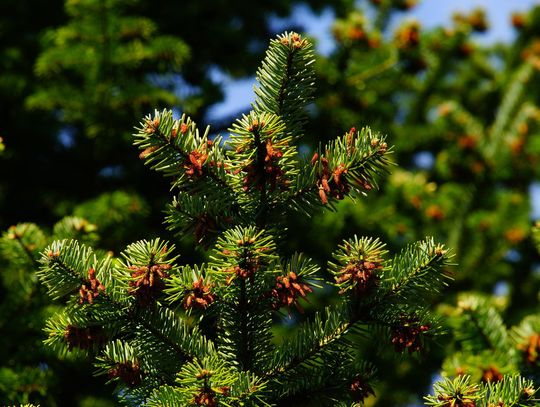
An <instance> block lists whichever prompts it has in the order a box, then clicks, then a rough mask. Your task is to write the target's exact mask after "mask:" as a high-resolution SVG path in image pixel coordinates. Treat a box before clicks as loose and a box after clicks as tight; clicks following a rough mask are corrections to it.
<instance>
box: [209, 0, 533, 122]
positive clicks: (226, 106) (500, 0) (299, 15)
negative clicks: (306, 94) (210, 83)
mask: <svg viewBox="0 0 540 407" xmlns="http://www.w3.org/2000/svg"><path fill="white" fill-rule="evenodd" d="M535 3H538V0H420V4H419V5H418V6H416V7H415V8H413V10H412V11H411V12H408V13H403V14H402V15H401V16H400V18H414V19H417V20H419V21H420V22H421V23H422V24H423V25H424V26H426V27H435V26H438V25H441V24H448V23H449V22H450V21H451V18H452V13H454V12H455V11H457V10H462V11H467V10H471V9H473V8H475V7H483V8H484V9H485V10H486V11H487V14H488V19H489V21H490V24H491V27H490V30H488V31H487V32H486V33H485V34H479V35H477V38H476V40H477V41H479V42H481V43H492V42H496V41H508V40H511V39H512V36H513V30H512V27H511V26H510V21H509V18H510V14H511V13H512V12H514V11H520V10H521V11H523V10H527V9H528V8H530V7H531V6H532V5H533V4H535ZM333 20H334V15H333V13H332V11H331V10H329V9H326V10H324V11H323V12H322V13H321V14H320V15H314V14H313V13H312V12H311V11H310V10H309V8H308V7H307V6H304V5H300V6H297V7H296V8H295V10H294V13H293V15H292V17H291V18H288V19H278V18H273V19H272V27H273V28H274V29H275V30H276V31H282V30H286V29H288V28H289V25H290V23H291V22H294V23H297V24H298V23H300V24H301V25H303V26H304V28H305V30H306V32H308V33H309V34H310V35H312V36H313V37H315V38H316V39H317V42H318V43H317V50H318V51H319V52H320V53H322V54H325V55H327V54H328V53H330V52H331V51H332V49H333V41H332V36H331V34H330V28H331V26H332V22H333ZM214 78H215V79H216V80H219V81H220V82H221V83H223V85H224V92H225V100H224V101H223V102H222V103H219V104H217V105H216V106H214V107H213V108H212V109H211V110H210V112H209V115H208V120H209V121H210V122H212V121H214V120H217V119H220V118H223V117H226V116H228V115H231V114H234V113H237V112H239V111H241V110H242V109H245V108H247V107H248V106H249V102H250V101H251V100H252V98H253V92H252V89H253V85H254V78H253V77H248V78H243V79H239V80H232V79H231V78H229V77H228V76H227V75H225V74H223V73H222V72H218V71H216V72H214Z"/></svg>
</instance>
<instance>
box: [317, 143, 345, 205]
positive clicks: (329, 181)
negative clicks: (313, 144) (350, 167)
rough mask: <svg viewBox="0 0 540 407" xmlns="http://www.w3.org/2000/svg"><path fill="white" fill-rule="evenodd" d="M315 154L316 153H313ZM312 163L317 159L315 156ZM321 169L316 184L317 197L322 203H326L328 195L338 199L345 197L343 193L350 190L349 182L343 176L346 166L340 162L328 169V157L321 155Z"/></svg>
mask: <svg viewBox="0 0 540 407" xmlns="http://www.w3.org/2000/svg"><path fill="white" fill-rule="evenodd" d="M315 154H317V153H315ZM311 161H312V163H315V162H316V161H317V158H316V156H315V155H314V156H313V158H312V160H311ZM320 161H321V166H322V170H321V172H320V173H319V175H318V177H317V182H316V185H317V187H318V189H319V197H320V198H321V202H322V204H323V205H326V204H327V203H328V195H330V196H331V197H333V198H336V199H338V200H342V199H344V198H345V195H346V194H347V193H348V192H349V191H350V187H349V184H348V182H347V179H346V178H345V174H347V168H346V167H345V166H344V165H343V164H340V165H338V166H337V167H336V168H334V169H332V170H330V168H329V164H328V159H327V158H326V157H322V158H321V159H320Z"/></svg>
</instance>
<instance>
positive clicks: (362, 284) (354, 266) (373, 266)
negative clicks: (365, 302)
mask: <svg viewBox="0 0 540 407" xmlns="http://www.w3.org/2000/svg"><path fill="white" fill-rule="evenodd" d="M382 268H383V267H382V265H380V264H379V263H377V262H371V261H365V260H354V261H351V262H350V263H349V264H347V265H346V266H345V267H343V268H342V269H341V270H340V271H339V276H336V283H337V284H342V283H344V282H347V281H348V282H350V284H351V285H352V286H353V289H354V293H355V294H357V295H364V294H366V293H368V292H369V290H370V289H371V288H373V287H375V286H376V285H377V283H378V282H379V276H378V275H377V274H376V273H377V270H381V269H382ZM345 291H346V290H345V289H342V290H340V291H339V293H340V294H343V293H344V292H345Z"/></svg>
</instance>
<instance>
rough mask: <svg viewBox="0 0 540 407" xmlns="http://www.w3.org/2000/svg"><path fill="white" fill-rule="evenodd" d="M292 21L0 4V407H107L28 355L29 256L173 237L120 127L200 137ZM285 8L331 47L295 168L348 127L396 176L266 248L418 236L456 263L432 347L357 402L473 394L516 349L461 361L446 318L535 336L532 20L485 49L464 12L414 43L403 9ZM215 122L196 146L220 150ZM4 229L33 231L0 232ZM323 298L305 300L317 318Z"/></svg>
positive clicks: (134, 5) (145, 8) (33, 346)
mask: <svg viewBox="0 0 540 407" xmlns="http://www.w3.org/2000/svg"><path fill="white" fill-rule="evenodd" d="M493 3H494V4H496V3H498V2H493ZM298 4H300V2H293V1H289V0H272V1H265V2H260V3H258V4H257V5H256V6H254V4H253V3H252V2H251V3H250V2H245V1H236V2H227V1H212V2H204V1H191V0H190V1H182V2H172V1H161V2H159V3H155V2H149V1H143V0H66V1H65V2H64V1H57V0H51V1H48V2H42V1H36V0H28V1H25V2H20V1H13V0H5V1H3V2H2V3H1V4H0V10H1V11H2V13H0V44H1V45H0V55H1V58H0V72H1V74H0V111H2V113H3V120H2V122H0V136H1V137H2V140H0V151H1V153H0V154H1V155H0V171H1V173H2V174H3V177H2V178H1V179H0V208H1V209H0V226H2V229H3V230H7V231H6V232H5V234H4V236H3V237H2V240H1V242H0V247H1V256H2V258H3V263H2V265H1V266H0V327H2V333H3V334H2V336H1V342H0V343H2V344H3V349H4V352H2V354H1V355H0V402H2V403H9V402H34V403H42V404H43V405H47V406H49V405H50V406H55V405H59V406H60V405H73V406H75V405H79V406H90V405H100V406H101V405H106V404H105V403H107V402H108V403H111V405H114V402H113V401H112V399H111V397H110V396H109V393H110V392H111V391H110V389H109V388H107V387H105V386H103V384H102V383H103V381H102V380H96V379H94V378H92V367H91V366H89V365H87V364H85V363H83V362H82V361H79V360H75V358H74V360H67V361H58V360H56V359H55V358H54V357H53V356H52V355H51V354H49V353H48V351H46V350H45V349H43V348H42V347H41V345H40V343H41V341H42V339H43V333H42V326H43V321H44V319H46V317H47V316H48V315H50V314H51V312H52V311H53V310H54V307H55V305H54V304H51V303H50V301H49V300H47V299H46V298H45V296H44V293H43V290H42V288H41V287H40V286H39V285H37V284H36V280H35V277H34V275H33V272H34V267H35V262H36V261H37V258H36V256H37V253H39V251H40V250H41V249H43V248H44V247H45V246H46V244H48V243H49V242H50V240H51V239H52V238H55V237H58V236H66V237H68V236H70V237H71V236H78V237H83V238H84V239H90V240H91V242H93V243H97V244H98V246H99V247H101V248H102V249H103V250H113V251H118V250H119V249H120V248H121V247H123V246H125V245H126V244H128V243H130V242H133V241H135V240H137V239H140V238H150V237H153V236H155V235H158V234H159V235H161V236H164V237H166V238H169V239H173V238H172V237H171V236H167V232H165V231H164V228H163V227H162V221H163V212H162V211H163V208H164V204H165V202H167V201H168V190H167V189H168V187H167V185H166V183H165V182H164V181H163V180H162V179H161V178H160V177H158V176H156V175H155V174H153V173H151V172H150V171H148V170H147V169H145V168H144V167H143V165H142V164H141V162H140V160H138V158H137V156H136V154H135V149H134V148H133V147H131V146H130V144H131V141H130V133H131V132H132V130H131V129H132V128H133V126H134V125H136V124H137V121H138V120H139V118H140V117H141V116H143V115H144V114H147V113H150V112H151V111H152V110H153V109H154V108H162V107H165V106H167V107H173V108H174V109H175V110H176V111H178V112H180V111H185V112H187V113H189V114H190V115H191V116H192V117H193V118H194V120H196V121H198V122H202V123H205V122H207V121H208V119H209V112H211V108H212V106H215V104H216V103H218V102H220V101H221V100H222V98H223V88H222V86H221V84H220V81H219V80H217V79H216V78H217V77H219V76H220V75H221V76H223V75H227V76H229V77H231V78H242V77H244V76H245V75H247V74H248V73H251V72H254V70H255V68H256V66H257V63H258V61H259V60H260V59H261V56H262V55H261V54H262V52H263V50H264V49H265V47H266V45H267V42H268V38H270V37H271V36H273V35H274V34H275V32H274V31H276V30H275V27H274V26H275V24H273V23H272V21H273V19H274V20H275V19H278V18H286V17H287V16H289V15H290V13H291V12H292V10H293V9H294V7H295V6H297V5H298ZM301 4H307V5H308V6H309V8H311V9H312V10H313V11H314V12H319V11H321V10H323V9H324V10H329V9H330V10H332V12H333V15H335V16H336V20H335V22H334V23H333V26H332V35H333V39H334V42H335V47H333V48H332V50H331V52H329V53H327V54H326V55H324V56H319V57H318V62H317V71H318V76H319V78H318V82H317V86H318V91H317V94H316V102H315V103H314V104H313V105H312V106H310V111H309V113H310V116H311V120H310V126H311V127H310V128H309V129H308V131H307V132H306V134H307V136H306V139H305V140H304V143H305V145H304V146H303V148H304V151H306V154H310V151H313V149H314V148H315V146H316V145H317V144H318V143H319V142H324V141H326V140H328V139H330V138H334V137H335V136H337V135H340V134H343V133H344V132H345V131H348V130H349V128H350V127H353V126H355V127H362V126H366V125H368V126H370V127H371V128H373V129H375V130H377V131H380V132H382V133H386V134H388V137H389V143H390V144H392V145H395V150H394V151H395V161H396V163H397V166H396V167H395V168H394V169H393V171H392V174H390V175H389V176H388V177H386V178H385V179H381V180H380V182H379V188H380V189H379V191H372V192H371V193H369V194H368V196H367V198H366V199H364V200H359V201H358V202H355V203H351V202H347V201H344V202H342V203H341V204H340V205H339V206H338V208H337V211H336V212H335V213H329V214H325V215H321V216H317V217H315V218H313V219H310V220H308V221H301V220H297V219H291V222H292V223H293V224H294V225H295V226H294V227H291V229H290V230H289V233H288V239H287V242H286V245H284V247H286V249H287V250H290V251H291V252H292V251H295V250H300V251H304V252H306V253H307V254H308V255H310V256H312V257H313V258H315V259H316V260H317V261H318V262H319V263H320V264H321V265H323V266H324V265H325V262H326V260H327V259H328V258H329V255H330V252H331V248H333V247H334V246H335V245H336V243H337V242H338V241H340V240H341V239H343V238H346V237H349V236H351V235H353V234H358V235H367V236H373V237H380V238H381V239H382V240H384V241H386V242H388V243H389V245H390V246H391V249H399V248H401V247H403V245H405V244H406V243H409V242H411V241H414V240H419V239H422V238H423V237H424V236H426V235H431V236H434V237H435V238H436V240H439V241H444V242H446V244H447V245H448V246H449V247H452V248H453V249H454V251H455V253H456V257H455V262H456V263H457V264H458V266H456V267H454V268H453V269H452V270H451V272H452V273H453V274H454V275H455V281H454V282H453V283H452V284H451V285H450V287H448V289H447V291H446V292H445V294H444V298H443V300H444V303H440V304H434V307H438V308H439V309H440V312H441V314H443V315H445V316H446V317H448V321H449V322H448V329H449V332H450V333H451V334H449V335H447V336H446V338H445V339H444V342H443V343H442V344H440V345H439V346H438V345H434V346H432V348H431V349H430V351H429V353H428V354H427V355H426V356H425V357H423V358H420V359H419V360H412V361H411V360H409V359H408V360H396V358H395V357H394V355H390V354H389V355H388V357H387V358H386V359H385V360H384V361H376V363H375V364H376V365H377V366H379V374H378V375H379V377H380V378H381V381H380V382H379V383H378V386H377V388H376V393H377V398H376V399H375V398H370V399H369V400H368V404H372V405H377V406H379V405H380V406H384V405H414V403H416V404H418V403H421V402H420V397H421V395H423V394H425V393H426V392H428V391H429V390H428V389H429V387H430V384H431V383H432V381H433V379H434V377H436V375H437V374H438V372H439V371H441V366H443V369H442V372H443V374H445V375H448V376H451V375H455V374H458V373H459V372H460V371H469V372H471V373H473V375H476V376H475V380H476V379H477V380H481V379H482V377H483V374H484V373H483V372H484V371H485V370H486V369H488V368H491V367H493V369H495V370H497V371H500V372H502V373H511V372H514V371H522V372H523V371H524V368H523V366H522V364H520V363H521V362H520V361H519V355H523V353H524V351H523V341H524V340H525V339H523V338H521V337H519V338H521V342H520V341H514V342H509V343H510V345H508V346H511V347H512V349H514V350H513V351H509V352H508V353H507V354H502V355H497V358H494V359H493V360H492V359H489V358H487V359H486V358H478V357H472V356H471V352H472V353H473V354H474V352H475V350H477V349H480V348H481V346H480V345H474V346H473V345H471V346H468V345H466V343H465V345H464V342H463V335H464V334H463V332H469V333H470V331H467V329H466V328H467V326H468V325H467V324H466V323H465V322H463V321H464V320H463V319H462V318H464V317H465V316H466V314H467V312H470V313H471V315H472V314H474V313H475V312H478V313H479V315H484V317H485V315H487V314H489V312H488V311H485V310H486V307H487V308H489V309H492V310H495V311H496V312H497V315H499V316H500V324H499V326H503V327H504V326H505V324H506V326H521V325H519V324H520V323H521V324H525V322H521V321H522V320H523V318H526V317H527V316H528V315H532V316H531V317H529V319H527V320H526V321H528V322H526V329H525V328H523V329H521V331H519V329H518V331H519V332H521V333H520V335H521V334H522V333H523V332H525V331H527V329H528V330H529V331H531V332H532V333H531V332H529V331H527V332H526V333H525V334H523V335H526V334H527V335H529V334H530V335H533V333H534V330H535V329H536V328H538V329H540V325H538V324H537V323H536V321H535V320H534V318H533V316H534V314H536V313H537V312H538V311H539V310H538V306H537V303H538V289H539V287H540V273H539V272H538V270H539V267H540V258H539V255H538V252H537V250H536V248H535V244H534V241H533V236H532V234H531V225H532V223H533V219H532V218H533V215H532V212H531V208H532V202H531V191H534V190H535V189H536V188H537V187H538V184H537V182H538V181H537V180H538V178H539V173H538V171H539V170H538V168H540V167H539V166H538V161H539V159H540V137H539V132H540V126H539V123H540V87H538V86H537V85H536V84H537V83H538V79H539V76H540V7H534V8H532V9H531V10H529V11H528V12H524V13H517V14H514V15H512V16H510V15H509V16H508V20H509V22H510V23H511V24H512V25H513V27H514V30H515V38H514V39H513V40H512V41H511V42H507V43H499V44H486V43H484V42H481V41H480V42H479V41H478V40H479V39H481V37H482V35H485V34H484V33H485V32H486V31H488V30H489V29H490V22H489V21H488V20H487V17H486V14H485V13H484V12H483V11H482V10H480V9H478V10H474V11H472V12H469V13H456V14H455V15H454V18H453V21H452V22H451V23H450V24H448V25H445V26H441V27H436V28H425V27H423V25H422V23H420V22H418V21H416V20H411V19H409V18H407V13H408V11H409V10H411V9H412V8H414V7H415V6H416V1H414V0H369V1H367V0H365V1H358V2H354V1H353V0H310V1H305V2H301ZM494 7H496V5H495V6H494ZM300 23H301V22H300ZM300 25H301V24H300ZM293 28H294V29H298V30H300V29H301V27H287V29H293ZM229 119H230V118H228V117H226V118H222V120H218V121H217V123H216V126H215V127H213V129H212V131H213V132H216V133H217V132H221V133H226V128H224V125H223V123H228V122H230V120H229ZM344 124H346V125H347V126H349V128H343V125H344ZM4 145H5V149H4ZM72 215H73V216H76V217H71V216H72ZM66 216H69V217H67V218H64V217H66ZM61 218H64V220H61V221H60V223H57V224H56V226H54V227H53V226H52V225H55V223H56V222H58V221H59V219H61ZM23 221H24V222H33V224H20V225H17V226H14V227H10V226H11V225H16V224H17V223H18V222H23ZM37 225H39V226H37ZM59 225H60V226H59ZM98 239H99V240H98ZM181 252H182V258H183V260H184V261H185V262H189V263H194V262H196V261H198V260H200V259H201V258H203V257H204V253H201V252H194V251H193V249H192V245H190V244H182V250H181ZM480 293H481V294H480ZM331 300H332V298H329V297H328V296H325V295H324V294H322V295H320V297H319V299H318V300H317V301H322V302H325V301H331ZM463 304H469V305H465V309H466V311H467V312H463V307H464V305H463ZM471 304H472V305H471ZM490 307H491V308H490ZM495 311H494V312H495ZM307 314H309V309H308V310H307ZM464 315H465V316H464ZM474 315H476V314H474ZM489 315H491V314H489ZM489 315H488V316H489ZM484 317H482V318H484ZM294 318H297V319H300V318H302V316H299V315H295V316H294ZM531 318H532V319H531ZM492 319H493V318H491V316H489V317H488V320H489V321H491V322H492ZM497 321H499V320H497ZM531 321H532V322H531ZM292 322H294V319H293V320H288V321H287V323H288V324H290V323H292ZM527 324H528V325H527ZM524 326H525V325H524ZM535 327H536V328H535ZM529 328H530V329H529ZM501 329H502V328H501ZM505 329H506V328H505ZM516 329H517V328H516ZM514 331H516V330H515V329H514ZM514 331H512V332H514ZM452 332H454V333H452ZM500 332H502V330H500ZM516 332H517V331H516ZM478 335H479V334H478ZM501 335H502V334H501ZM509 335H510V334H509ZM516 335H517V334H516ZM523 335H522V336H523ZM484 345H485V344H484ZM363 346H367V345H363ZM373 346H376V345H375V344H374V345H373ZM475 346H476V347H475ZM471 349H473V351H471ZM482 349H484V348H482ZM487 349H490V348H489V346H488V347H487ZM539 351H540V345H539ZM486 354H487V353H486ZM516 355H517V356H516ZM516 358H517V359H516ZM488 360H489V364H486V363H487V361H488ZM535 363H536V362H535ZM492 373H493V371H492ZM493 375H494V376H496V374H495V373H493ZM92 403H94V404H92ZM100 403H101V404H100Z"/></svg>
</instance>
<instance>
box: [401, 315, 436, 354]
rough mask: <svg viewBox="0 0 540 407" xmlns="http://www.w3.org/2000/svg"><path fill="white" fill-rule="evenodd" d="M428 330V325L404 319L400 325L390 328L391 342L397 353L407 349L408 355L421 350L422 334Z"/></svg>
mask: <svg viewBox="0 0 540 407" xmlns="http://www.w3.org/2000/svg"><path fill="white" fill-rule="evenodd" d="M427 331H429V325H427V324H426V325H418V324H417V323H414V322H410V321H404V322H403V323H402V325H400V326H397V327H394V328H392V343H393V344H394V349H395V351H396V352H398V353H403V351H404V350H405V349H407V350H408V352H409V355H410V354H412V353H413V352H420V351H421V350H422V334H423V333H424V332H427Z"/></svg>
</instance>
